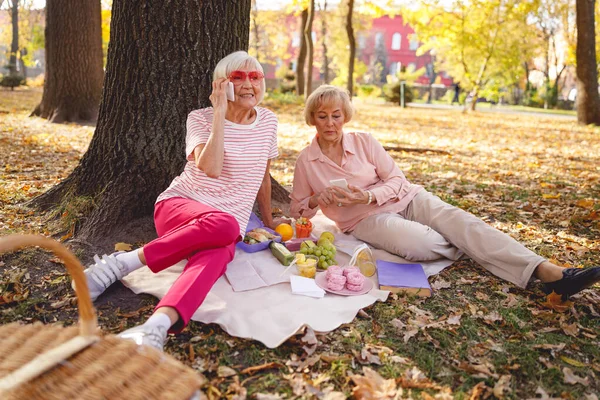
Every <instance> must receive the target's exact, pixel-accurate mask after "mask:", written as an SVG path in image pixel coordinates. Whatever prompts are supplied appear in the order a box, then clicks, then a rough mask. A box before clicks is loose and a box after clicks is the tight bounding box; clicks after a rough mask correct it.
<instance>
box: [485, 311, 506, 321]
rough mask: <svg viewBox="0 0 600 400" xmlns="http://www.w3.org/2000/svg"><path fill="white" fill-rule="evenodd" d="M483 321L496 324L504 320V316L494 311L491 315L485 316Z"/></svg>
mask: <svg viewBox="0 0 600 400" xmlns="http://www.w3.org/2000/svg"><path fill="white" fill-rule="evenodd" d="M483 319H484V321H486V322H488V323H494V322H498V321H502V320H503V318H502V316H501V315H500V314H499V313H498V311H492V312H491V313H489V314H487V315H485V316H484V317H483Z"/></svg>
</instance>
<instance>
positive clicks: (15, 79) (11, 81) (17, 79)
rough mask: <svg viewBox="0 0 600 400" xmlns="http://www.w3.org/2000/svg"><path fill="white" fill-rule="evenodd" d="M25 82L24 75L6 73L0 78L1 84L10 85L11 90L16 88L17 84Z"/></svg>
mask: <svg viewBox="0 0 600 400" xmlns="http://www.w3.org/2000/svg"><path fill="white" fill-rule="evenodd" d="M24 84H25V77H24V76H23V75H6V76H3V77H2V79H1V80H0V86H3V87H9V88H10V89H11V90H15V88H16V87H17V86H21V85H24Z"/></svg>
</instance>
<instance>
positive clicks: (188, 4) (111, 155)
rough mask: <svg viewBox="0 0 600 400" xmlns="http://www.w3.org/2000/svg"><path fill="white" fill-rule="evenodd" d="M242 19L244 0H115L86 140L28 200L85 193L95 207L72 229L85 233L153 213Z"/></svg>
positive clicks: (106, 231)
mask: <svg viewBox="0 0 600 400" xmlns="http://www.w3.org/2000/svg"><path fill="white" fill-rule="evenodd" d="M249 26H250V0H228V1H223V0H210V1H209V0H163V1H161V2H153V3H151V4H150V3H148V2H146V1H143V0H136V1H134V0H115V1H114V2H113V10H112V21H111V30H110V36H111V37H110V46H109V50H108V61H107V67H106V80H105V84H104V91H103V95H102V103H101V105H100V114H99V118H98V124H97V128H96V131H95V133H94V136H93V138H92V141H91V143H90V147H89V149H88V151H87V152H86V154H85V155H84V156H83V158H82V159H81V161H80V164H79V165H78V167H77V168H76V169H75V170H74V171H73V173H72V174H71V175H70V176H69V177H68V178H67V179H65V181H63V182H62V183H61V184H59V185H57V186H55V187H54V188H52V189H51V190H50V191H49V192H47V193H46V194H44V195H42V196H41V197H39V198H37V199H36V200H35V201H34V204H35V205H39V206H41V207H45V208H47V207H52V206H56V205H57V204H59V203H63V202H68V201H71V200H72V199H74V198H76V197H79V198H81V197H83V196H85V198H89V199H90V202H93V205H94V209H93V211H92V212H91V213H90V214H89V215H88V216H87V217H86V219H85V221H84V223H83V225H82V226H81V227H80V230H79V231H78V232H77V235H78V237H80V238H83V239H86V240H89V239H91V238H96V239H98V240H99V239H100V238H102V237H106V236H109V235H111V234H114V235H115V236H117V235H119V234H120V235H122V234H123V233H122V231H123V229H124V227H125V226H127V224H128V223H129V222H132V224H135V223H137V220H138V219H140V218H145V217H148V216H151V215H152V212H153V209H154V202H155V200H156V198H157V196H158V195H159V194H160V193H161V192H162V191H163V190H164V189H166V187H167V186H168V185H169V183H170V182H171V180H172V179H173V178H174V177H175V176H176V175H178V174H179V173H180V172H181V171H182V169H183V165H184V163H185V158H184V157H183V155H184V147H185V130H186V120H187V115H188V114H189V112H190V111H192V110H194V109H198V108H201V107H207V106H209V105H210V101H209V99H208V97H209V95H210V93H211V92H212V72H213V70H214V67H215V65H216V64H217V62H218V61H219V60H221V59H222V58H223V57H224V56H226V55H227V54H229V53H231V52H233V51H236V50H241V49H247V48H248V35H249ZM117 229H118V230H119V232H117ZM146 230H149V231H150V232H153V229H152V228H151V227H150V226H146ZM130 240H131V239H130Z"/></svg>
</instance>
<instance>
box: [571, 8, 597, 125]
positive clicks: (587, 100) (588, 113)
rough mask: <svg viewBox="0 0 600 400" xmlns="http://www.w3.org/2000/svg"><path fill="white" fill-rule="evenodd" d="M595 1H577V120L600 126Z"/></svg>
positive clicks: (581, 122)
mask: <svg viewBox="0 0 600 400" xmlns="http://www.w3.org/2000/svg"><path fill="white" fill-rule="evenodd" d="M594 6H595V0H577V53H576V54H577V120H578V121H579V123H580V124H585V125H588V124H596V125H600V96H599V95H598V70H597V68H598V67H597V62H596V37H595V21H594Z"/></svg>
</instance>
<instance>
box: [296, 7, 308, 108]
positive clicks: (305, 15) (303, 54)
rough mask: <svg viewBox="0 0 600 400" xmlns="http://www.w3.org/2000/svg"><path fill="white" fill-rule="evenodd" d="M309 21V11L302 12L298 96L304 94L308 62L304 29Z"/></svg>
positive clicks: (297, 72)
mask: <svg viewBox="0 0 600 400" xmlns="http://www.w3.org/2000/svg"><path fill="white" fill-rule="evenodd" d="M307 20H308V9H306V8H305V9H304V10H302V14H301V17H300V49H299V51H298V58H297V62H296V94H297V95H298V96H302V95H303V94H304V62H305V61H306V38H305V37H304V27H305V26H306V21H307Z"/></svg>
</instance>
